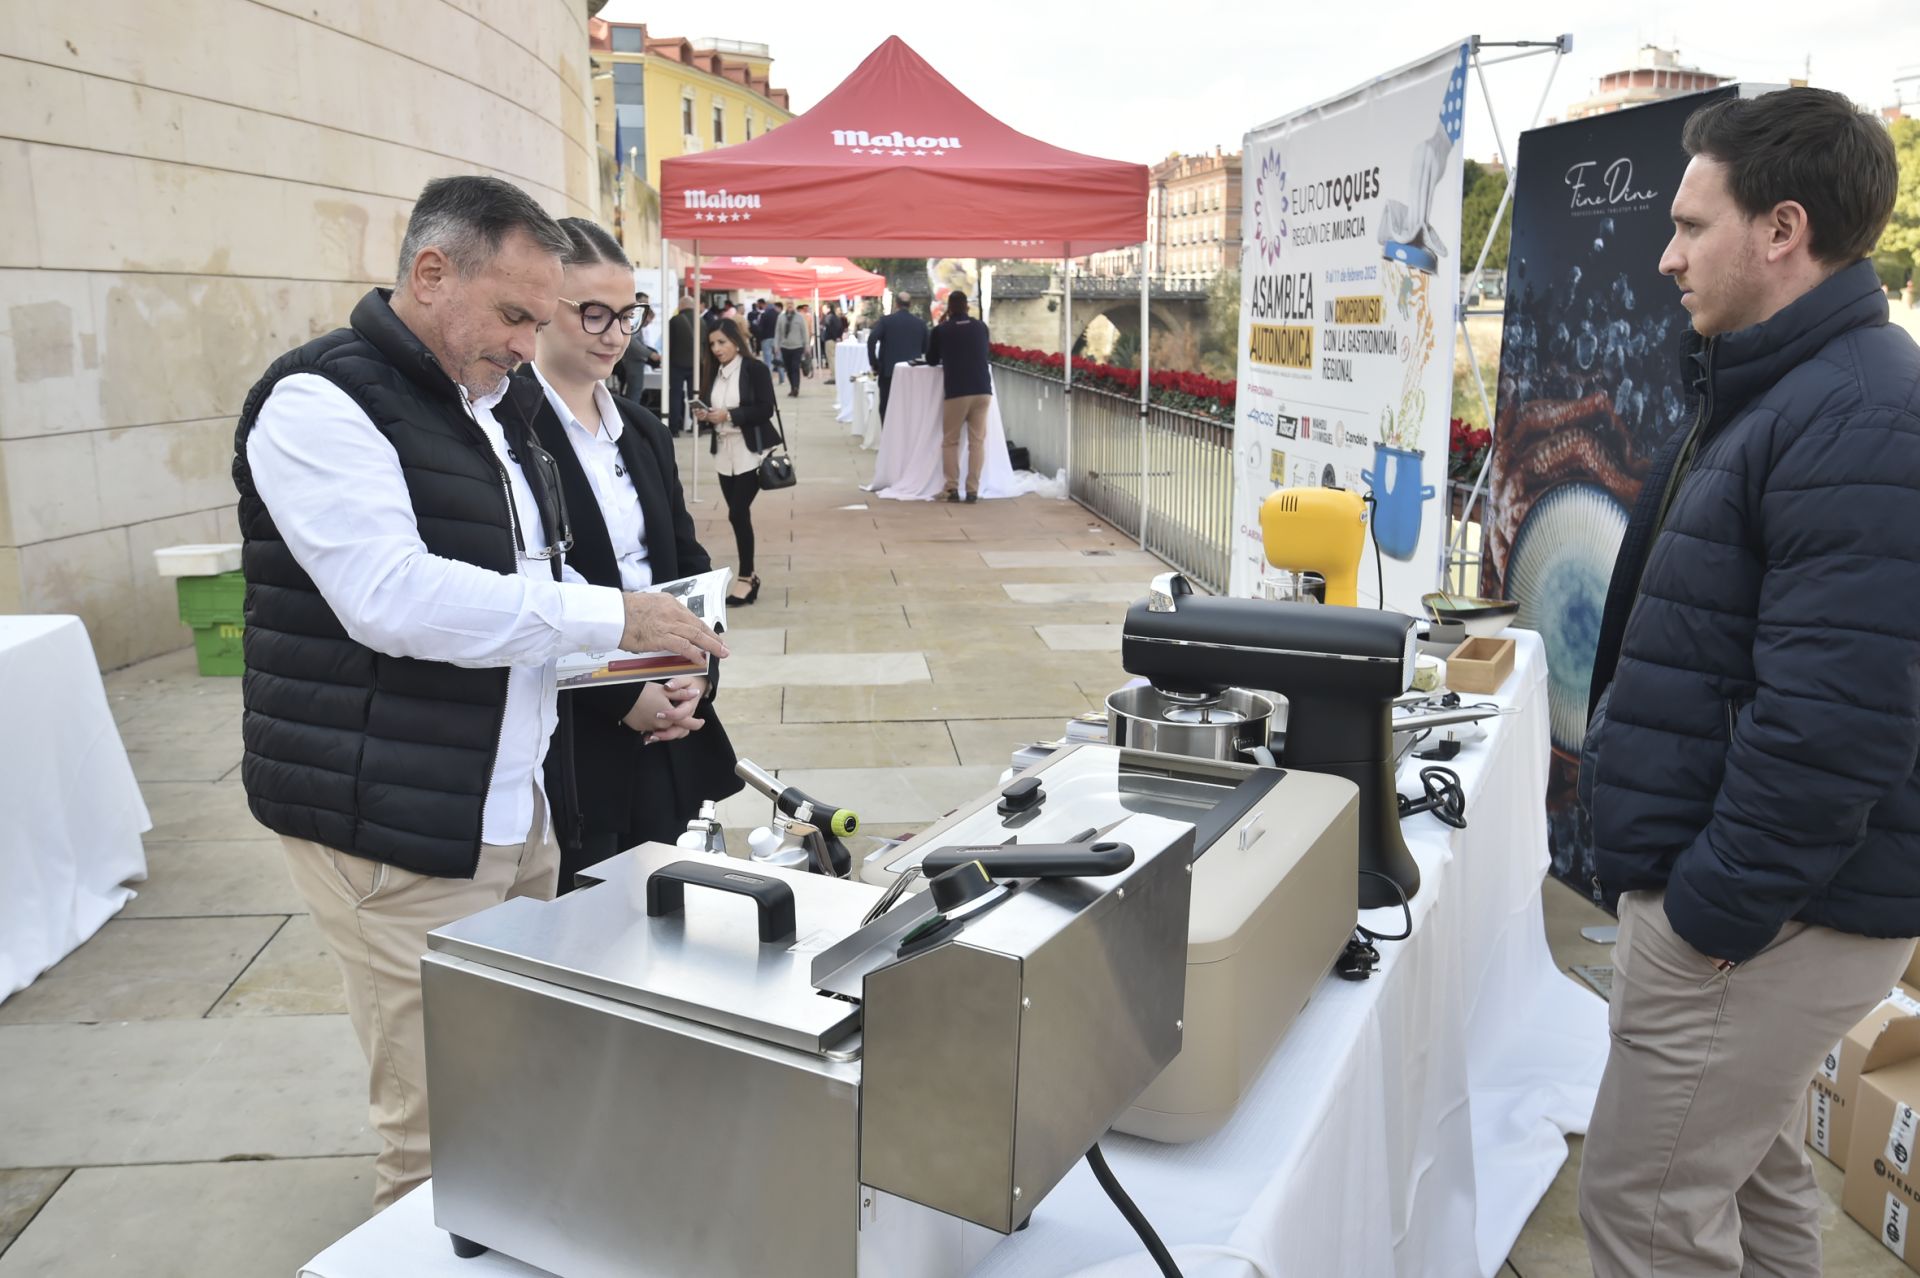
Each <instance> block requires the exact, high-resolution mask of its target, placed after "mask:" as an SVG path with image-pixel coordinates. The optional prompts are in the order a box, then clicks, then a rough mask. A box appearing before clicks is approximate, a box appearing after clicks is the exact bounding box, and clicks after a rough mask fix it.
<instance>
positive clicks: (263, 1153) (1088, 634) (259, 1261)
mask: <svg viewBox="0 0 1920 1278" xmlns="http://www.w3.org/2000/svg"><path fill="white" fill-rule="evenodd" d="M782 403H783V407H784V409H785V412H786V417H787V426H788V431H789V435H790V438H791V439H792V441H793V444H794V453H795V457H796V463H797V466H798V469H799V471H800V475H801V482H800V484H799V485H798V486H797V487H795V488H793V489H790V490H788V491H786V492H783V493H771V494H763V495H762V496H761V498H760V500H759V502H758V503H757V504H756V506H755V508H754V510H755V526H756V528H757V530H758V536H759V560H760V563H759V568H760V575H761V577H762V579H763V581H764V582H765V585H764V588H763V590H762V593H761V597H760V600H759V602H758V603H757V604H755V605H754V606H752V607H750V608H743V609H738V610H736V611H735V613H734V616H733V622H734V624H735V629H734V631H733V633H732V635H731V643H732V647H733V651H734V654H735V655H734V657H733V658H732V659H731V660H730V661H729V663H728V666H727V671H726V678H725V683H724V686H723V689H722V694H721V698H720V714H721V717H722V719H723V720H724V722H725V723H726V725H727V728H728V731H729V732H730V734H731V735H732V737H733V740H734V742H735V744H736V746H737V747H738V748H739V750H740V751H741V752H742V753H743V754H744V755H746V756H747V757H749V758H752V759H754V760H756V761H757V762H759V763H760V764H762V765H763V766H765V767H768V768H770V769H774V770H776V771H778V772H780V773H781V775H783V776H786V777H789V778H791V779H793V780H794V781H795V782H796V783H797V784H799V785H802V786H803V787H805V788H806V789H808V790H809V791H812V792H813V793H815V794H818V795H820V796H822V797H824V798H827V799H830V800H839V801H844V802H850V803H851V804H852V805H853V806H855V807H856V808H857V809H858V810H859V811H860V812H861V814H862V816H863V817H864V818H865V819H866V821H867V823H868V827H867V828H868V829H869V830H871V831H873V832H875V833H891V832H906V831H910V830H913V829H917V828H918V827H920V826H921V825H923V824H925V823H926V822H928V821H929V820H931V819H932V818H934V817H937V816H938V815H940V814H941V813H943V812H944V811H946V810H947V809H948V808H950V807H952V806H953V805H954V804H956V803H958V802H960V801H961V800H963V799H966V798H969V797H972V796H973V795H975V794H978V793H979V792H980V791H982V790H983V789H985V788H986V787H987V786H989V785H991V784H992V783H993V782H994V781H995V780H996V779H997V778H998V776H999V775H1000V772H1001V770H1002V769H1003V768H1004V767H1005V766H1006V765H1007V761H1008V755H1009V753H1010V751H1011V749H1012V747H1013V746H1015V745H1016V744H1019V743H1021V742H1023V741H1028V740H1032V739H1035V738H1037V737H1041V736H1053V735H1057V734H1058V732H1059V731H1060V727H1061V724H1062V721H1063V720H1064V719H1066V718H1067V717H1069V716H1071V715H1075V714H1079V713H1081V712H1083V711H1087V710H1090V709H1098V708H1100V706H1101V704H1102V698H1104V696H1105V694H1106V693H1107V692H1108V691H1109V690H1111V689H1112V688H1114V687H1116V686H1117V685H1118V684H1119V683H1120V682H1121V681H1122V680H1123V678H1124V675H1123V672H1122V671H1121V669H1120V661H1119V625H1118V623H1119V620H1120V617H1121V615H1122V612H1123V610H1124V605H1125V604H1126V603H1127V602H1128V601H1130V600H1132V599H1134V598H1137V597H1138V596H1139V594H1140V593H1141V591H1142V589H1143V588H1144V586H1145V584H1146V581H1147V578H1148V577H1149V576H1151V575H1152V573H1154V572H1155V571H1157V570H1158V569H1159V567H1160V565H1159V564H1158V561H1156V560H1154V559H1153V558H1152V557H1150V556H1147V555H1143V554H1141V553H1139V552H1138V551H1137V550H1136V549H1134V547H1133V546H1132V544H1131V543H1129V542H1128V541H1127V540H1126V539H1125V538H1124V537H1122V536H1120V535H1119V534H1118V533H1116V532H1115V531H1114V530H1113V529H1111V528H1109V527H1107V526H1106V525H1104V524H1102V523H1101V522H1099V521H1098V520H1097V519H1095V518H1093V517H1092V516H1090V515H1089V514H1087V513H1086V512H1085V511H1083V510H1082V509H1080V508H1079V507H1078V506H1075V505H1072V504H1070V503H1066V502H1059V501H1048V500H1044V499H1041V498H1037V497H1026V498H1021V499H1019V500H1016V501H996V502H982V503H979V504H977V505H973V506H964V505H959V506H956V505H948V504H944V503H936V504H921V503H895V502H882V501H879V500H877V499H874V498H872V497H870V496H868V495H867V494H865V493H862V492H861V491H860V490H859V488H858V484H859V483H860V482H862V481H864V480H865V479H866V478H867V477H868V476H869V474H870V473H871V471H872V466H873V454H871V453H865V452H861V451H860V450H859V449H858V448H857V446H855V445H853V444H852V443H850V442H849V440H848V437H847V436H846V433H845V429H844V428H843V427H840V426H838V425H837V424H835V423H834V422H833V420H832V411H831V402H830V398H829V396H828V394H827V393H826V392H825V391H823V389H821V388H820V387H818V386H817V385H810V386H808V388H807V390H806V392H805V393H804V394H803V395H802V397H801V398H800V399H798V400H791V399H789V400H783V401H782ZM681 455H682V466H683V476H687V477H688V482H689V484H691V476H690V471H688V470H687V469H685V468H687V467H688V466H689V464H690V463H691V462H692V460H693V458H692V455H691V453H690V452H689V450H688V447H687V445H686V444H685V443H683V444H682V446H681ZM699 461H700V465H701V471H700V477H699V481H698V493H699V498H700V500H699V501H698V502H697V503H695V504H694V506H693V509H694V511H695V514H696V519H697V520H698V523H699V527H700V535H701V538H702V540H703V541H705V542H706V544H707V545H708V546H709V547H710V548H711V549H712V551H713V552H714V556H715V558H716V560H720V561H725V562H732V559H733V541H732V535H731V532H730V530H729V528H728V526H727V523H726V518H725V510H724V508H723V507H722V505H721V503H720V501H719V494H718V490H717V486H716V485H715V484H714V482H713V478H712V472H711V470H710V469H708V461H707V458H706V456H705V454H704V452H703V453H702V455H701V457H700V458H699ZM107 690H108V695H109V699H110V701H111V703H112V705H113V709H114V713H115V716H116V718H117V719H118V721H119V724H120V730H121V735H122V737H123V739H124V740H125V742H126V745H127V749H128V751H129V753H130V755H131V757H132V760H133V764H134V768H135V771H136V773H137V774H138V776H139V778H140V782H141V787H142V789H143V791H144V792H145V794H146V798H147V803H148V805H149V807H150V809H151V810H152V815H153V821H154V829H153V831H152V833H151V834H150V835H148V836H147V852H148V859H149V863H150V868H151V877H150V879H149V881H148V882H147V883H146V884H145V885H144V886H143V887H142V888H141V891H140V895H139V897H138V899H136V900H135V901H134V902H133V903H132V904H130V905H129V906H128V907H127V908H126V910H125V911H123V912H122V914H121V915H120V916H119V917H117V918H115V919H114V920H112V921H111V922H109V923H108V924H107V925H106V926H105V927H104V928H102V929H101V931H100V932H99V934H98V935H97V936H95V937H94V938H93V940H91V941H90V942H88V943H87V944H86V945H85V946H83V947H81V949H80V950H79V951H77V952H76V953H75V954H73V955H72V956H70V957H69V958H68V959H67V960H66V961H65V962H63V963H61V964H60V965H59V966H58V967H56V968H55V969H54V970H53V971H51V972H49V973H47V974H46V975H45V976H43V977H42V978H41V979H40V980H39V981H38V982H36V983H35V984H34V985H32V986H31V987H29V988H28V989H26V990H24V991H22V992H21V993H19V994H17V995H15V996H14V997H13V998H11V999H9V1000H7V1001H6V1002H5V1003H4V1004H0V1278H27V1276H29V1275H32V1276H34V1278H56V1276H57V1278H104V1276H106V1275H133V1274H139V1275H142V1276H143V1278H151V1276H153V1275H179V1276H180V1278H273V1276H284V1275H290V1274H292V1273H293V1272H294V1270H295V1268H296V1267H297V1266H298V1265H299V1264H300V1263H301V1262H303V1261H305V1260H306V1259H308V1258H309V1257H310V1256H312V1255H313V1254H314V1253H315V1252H317V1251H319V1250H320V1249H321V1248H323V1247H324V1246H326V1245H327V1244H328V1243H330V1242H331V1241H333V1240H334V1239H335V1238H336V1237H338V1236H339V1235H341V1234H343V1233H345V1232H346V1231H348V1230H349V1229H351V1228H353V1227H354V1226H355V1225H357V1224H358V1223H359V1222H360V1221H361V1220H363V1219H364V1218H365V1215H366V1211H367V1200H368V1197H369V1195H370V1193H371V1168H372V1158H371V1153H372V1151H373V1149H374V1148H375V1143H374V1141H373V1139H372V1136H371V1134H370V1133H369V1131H368V1129H367V1126H366V1104H365V1067H364V1066H363V1065H362V1063H361V1060H360V1056H359V1051H358V1048H357V1047H356V1046H355V1043H354V1038H353V1033H352V1030H351V1029H350V1028H349V1026H348V1024H347V1019H346V1016H345V1014H344V1006H343V1004H342V1000H341V994H340V988H339V980H338V976H337V974H336V970H335V968H334V967H333V964H332V961H331V960H330V959H329V958H328V957H327V955H326V954H325V952H324V950H323V949H322V946H321V944H320V941H319V938H318V936H317V935H316V933H315V931H314V928H313V926H312V924H311V922H310V921H309V920H308V918H307V916H306V914H305V913H304V910H303V907H302V904H301V901H300V899H299V897H298V896H297V895H296V894H295V892H294V890H293V888H292V886H291V884H290V883H289V882H288V880H287V875H286V871H285V869H284V867H283V866H282V864H281V860H280V851H279V845H278V843H277V842H276V841H275V840H274V839H273V838H272V837H271V836H270V835H268V834H267V832H266V831H265V830H263V829H262V828H261V827H259V826H258V825H256V824H255V823H254V821H253V819H252V817H251V816H250V815H249V814H248V812H247V809H246V803H245V799H244V796H243V794H242V792H241V788H240V782H239V778H238V765H239V762H240V735H239V718H240V686H239V681H238V680H237V679H201V678H199V677H198V676H197V675H196V673H195V672H194V667H193V656H192V653H191V651H190V650H188V651H182V652H177V653H174V654H171V655H169V656H165V657H160V658H156V659H154V660H152V661H148V662H144V663H142V664H140V665H137V666H133V667H130V668H128V669H126V670H121V671H118V672H116V673H114V674H112V675H109V676H108V678H107ZM725 817H726V823H727V825H728V826H729V827H730V837H731V839H732V841H733V842H734V843H735V846H744V841H743V835H744V833H745V829H746V827H749V826H752V825H756V824H760V823H762V822H763V821H764V820H765V817H766V808H765V804H764V802H763V801H761V800H759V799H758V798H757V797H755V798H751V799H749V798H739V799H735V800H731V801H729V802H728V804H727V805H726V807H725ZM1546 891H1547V901H1548V905H1549V935H1550V938H1551V939H1552V940H1553V941H1554V943H1555V946H1556V952H1557V953H1558V954H1559V956H1560V959H1561V962H1562V964H1563V965H1564V964H1566V963H1572V962H1584V963H1596V962H1599V963H1604V962H1607V961H1608V958H1607V956H1606V951H1605V950H1603V949H1602V948H1601V947H1598V946H1593V945H1589V944H1587V943H1586V942H1584V941H1582V940H1580V939H1579V936H1578V929H1579V928H1580V927H1581V926H1582V925H1584V924H1587V923H1590V922H1594V921H1597V916H1596V915H1595V913H1594V912H1593V911H1591V910H1590V909H1589V908H1588V907H1586V906H1584V904H1583V903H1582V902H1580V901H1579V900H1578V899H1577V898H1576V897H1575V896H1574V894H1572V893H1571V892H1568V891H1566V890H1565V889H1563V888H1560V887H1559V886H1557V885H1554V884H1551V883H1550V884H1548V886H1547V889H1546ZM1816 1161H1818V1160H1816ZM1826 1170H1827V1171H1829V1172H1830V1171H1831V1168H1827V1169H1826ZM1829 1180H1830V1182H1831V1183H1829V1184H1828V1189H1829V1192H1830V1193H1831V1192H1835V1191H1837V1188H1838V1182H1837V1178H1829ZM1572 1185H1573V1175H1572V1172H1571V1170H1570V1171H1569V1172H1568V1173H1567V1174H1565V1175H1563V1176H1562V1177H1561V1181H1560V1183H1559V1184H1558V1185H1556V1187H1555V1189H1554V1191H1553V1193H1552V1194H1550V1195H1549V1197H1548V1199H1547V1202H1546V1203H1545V1204H1544V1205H1543V1206H1542V1208H1541V1210H1540V1211H1539V1212H1538V1213H1536V1215H1535V1218H1534V1221H1533V1223H1532V1224H1531V1225H1530V1226H1529V1229H1528V1231H1527V1233H1526V1235H1525V1236H1523V1237H1522V1239H1521V1241H1520V1244H1519V1246H1518V1247H1517V1248H1516V1249H1515V1252H1514V1257H1513V1262H1512V1266H1511V1269H1512V1271H1513V1272H1516V1273H1520V1274H1523V1275H1524V1278H1557V1276H1559V1275H1571V1274H1575V1273H1585V1272H1586V1270H1585V1267H1584V1265H1585V1249H1584V1247H1583V1245H1582V1244H1581V1241H1580V1234H1579V1226H1578V1222H1577V1220H1576V1218H1575V1217H1574V1214H1573V1208H1572ZM1833 1215H1834V1213H1832V1212H1831V1204H1830V1203H1829V1216H1830V1217H1831V1216H1833ZM1849 1233H1850V1234H1851V1237H1848V1236H1847V1235H1848V1234H1849ZM1832 1236H1833V1239H1834V1242H1833V1244H1830V1246H1831V1247H1832V1249H1831V1250H1830V1253H1829V1254H1830V1258H1831V1259H1830V1265H1829V1270H1830V1272H1836V1273H1839V1272H1845V1273H1851V1274H1863V1275H1864V1274H1869V1273H1873V1274H1877V1273H1882V1272H1884V1273H1887V1274H1895V1273H1903V1272H1905V1270H1904V1269H1902V1268H1901V1267H1900V1266H1899V1265H1898V1264H1897V1262H1893V1261H1892V1259H1891V1258H1890V1257H1887V1256H1886V1255H1885V1253H1884V1252H1881V1251H1880V1249H1879V1248H1878V1247H1877V1246H1875V1245H1874V1244H1873V1242H1872V1240H1871V1239H1870V1238H1869V1237H1868V1236H1867V1235H1866V1234H1865V1232H1864V1231H1860V1230H1857V1229H1854V1228H1853V1226H1852V1225H1851V1222H1848V1221H1845V1220H1844V1218H1841V1220H1840V1222H1839V1224H1838V1225H1837V1226H1836V1227H1835V1229H1834V1230H1833V1231H1832ZM1843 1255H1845V1256H1847V1257H1849V1260H1848V1262H1847V1264H1846V1267H1844V1268H1843V1267H1841V1257H1842V1256H1843Z"/></svg>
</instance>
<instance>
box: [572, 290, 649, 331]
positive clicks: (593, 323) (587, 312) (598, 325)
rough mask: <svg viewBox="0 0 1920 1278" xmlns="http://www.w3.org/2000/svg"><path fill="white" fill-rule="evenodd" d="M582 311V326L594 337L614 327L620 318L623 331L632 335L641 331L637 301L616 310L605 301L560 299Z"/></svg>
mask: <svg viewBox="0 0 1920 1278" xmlns="http://www.w3.org/2000/svg"><path fill="white" fill-rule="evenodd" d="M560 300H561V301H563V302H565V303H566V304H567V305H568V306H571V307H572V308H573V309H574V310H576V311H578V312H579V313H580V327H581V328H583V329H585V330H586V331H587V333H588V334H589V335H591V336H593V337H598V336H599V335H600V334H602V333H604V332H606V331H607V330H608V329H609V328H612V327H613V324H614V321H616V320H618V321H619V323H620V328H621V331H622V332H624V333H626V335H627V336H629V337H631V336H633V335H634V334H635V333H637V332H639V331H640V319H641V316H640V306H639V304H638V303H635V304H634V305H632V306H629V307H626V308H625V309H624V310H618V311H616V310H614V309H613V308H612V307H611V306H608V305H607V304H606V303H605V302H576V301H574V300H572V299H571V298H566V297H563V298H561V299H560Z"/></svg>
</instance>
